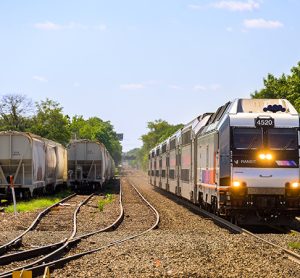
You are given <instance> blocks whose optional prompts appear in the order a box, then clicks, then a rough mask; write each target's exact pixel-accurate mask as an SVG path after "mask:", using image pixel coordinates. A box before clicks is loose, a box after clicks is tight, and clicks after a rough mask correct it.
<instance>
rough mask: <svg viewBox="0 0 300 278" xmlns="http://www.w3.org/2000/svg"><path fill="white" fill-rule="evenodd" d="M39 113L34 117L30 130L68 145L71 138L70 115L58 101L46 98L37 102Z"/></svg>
mask: <svg viewBox="0 0 300 278" xmlns="http://www.w3.org/2000/svg"><path fill="white" fill-rule="evenodd" d="M36 108H37V114H36V115H35V116H34V117H33V119H32V126H31V128H30V129H29V131H30V132H32V133H34V134H37V135H40V136H42V137H45V138H48V139H50V140H53V141H57V142H59V143H61V144H63V145H67V144H68V142H69V141H70V139H71V132H70V129H69V117H68V116H66V115H64V114H63V112H62V110H63V108H62V107H61V106H60V104H59V103H58V102H56V101H53V100H50V99H48V98H47V99H46V100H45V101H41V102H40V103H36Z"/></svg>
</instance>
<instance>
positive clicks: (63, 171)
mask: <svg viewBox="0 0 300 278" xmlns="http://www.w3.org/2000/svg"><path fill="white" fill-rule="evenodd" d="M10 177H12V178H13V183H14V188H15V191H16V195H17V196H19V197H23V196H25V197H30V196H32V195H34V194H35V193H41V192H43V191H53V190H54V189H55V188H56V187H57V186H58V185H62V184H63V183H66V181H67V151H66V149H65V148H64V147H63V146H62V145H61V144H59V143H57V142H54V141H51V140H48V139H45V138H42V137H40V136H37V135H34V134H31V133H25V132H17V131H3V132H0V193H2V195H4V196H6V195H7V194H8V192H9V184H10Z"/></svg>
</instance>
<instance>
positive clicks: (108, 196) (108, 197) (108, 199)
mask: <svg viewBox="0 0 300 278" xmlns="http://www.w3.org/2000/svg"><path fill="white" fill-rule="evenodd" d="M112 201H113V195H112V194H106V195H105V197H104V199H101V200H99V202H98V208H99V210H100V211H103V209H104V206H105V205H106V204H110V203H111V202H112Z"/></svg>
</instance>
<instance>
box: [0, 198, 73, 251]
mask: <svg viewBox="0 0 300 278" xmlns="http://www.w3.org/2000/svg"><path fill="white" fill-rule="evenodd" d="M74 196H76V194H71V195H69V196H67V197H66V198H64V199H62V200H60V201H58V202H57V203H55V204H53V205H52V206H50V207H47V208H46V209H44V210H43V211H42V212H40V213H39V214H38V216H37V217H36V218H35V219H34V220H33V222H32V223H31V225H30V226H29V227H28V228H27V229H26V230H25V231H24V232H23V233H21V234H20V235H18V236H17V237H15V238H14V239H12V240H10V241H9V242H7V243H5V244H3V245H1V246H0V255H3V254H5V253H7V252H8V251H9V250H11V249H12V248H15V247H17V246H20V245H21V243H22V238H23V237H24V236H25V235H26V234H28V233H29V232H30V231H32V230H34V229H35V228H36V226H37V225H38V224H39V222H40V221H41V219H42V218H43V217H44V216H46V215H47V214H48V213H49V212H50V211H51V209H53V208H55V207H57V206H59V204H61V203H64V202H66V201H68V200H69V199H71V198H73V197H74Z"/></svg>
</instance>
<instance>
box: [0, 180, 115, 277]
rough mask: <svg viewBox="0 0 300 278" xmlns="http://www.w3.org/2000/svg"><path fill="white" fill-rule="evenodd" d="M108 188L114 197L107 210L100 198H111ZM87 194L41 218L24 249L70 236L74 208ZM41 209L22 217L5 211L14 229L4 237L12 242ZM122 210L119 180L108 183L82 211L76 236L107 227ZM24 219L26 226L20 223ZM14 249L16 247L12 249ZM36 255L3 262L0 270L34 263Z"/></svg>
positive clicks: (7, 220)
mask: <svg viewBox="0 0 300 278" xmlns="http://www.w3.org/2000/svg"><path fill="white" fill-rule="evenodd" d="M107 192H108V193H109V194H111V201H110V202H106V203H105V205H104V207H103V210H102V211H100V210H99V208H98V203H99V201H100V200H103V199H105V198H107ZM86 197H88V195H79V196H76V197H74V198H72V199H71V200H68V201H66V203H65V204H64V205H62V206H59V207H58V208H56V209H54V210H52V211H51V212H50V213H49V214H48V215H46V216H45V218H43V219H42V220H41V222H40V223H39V225H38V226H37V227H36V230H33V231H32V232H29V233H28V234H27V235H25V236H24V239H23V241H22V247H21V249H29V248H34V247H37V246H43V245H46V244H50V243H56V242H60V241H62V240H64V239H66V238H68V237H69V236H70V235H71V233H72V229H73V212H74V210H75V209H76V207H77V205H78V204H79V203H80V202H81V201H82V200H84V199H85V198H86ZM39 212H40V211H38V212H35V213H20V214H18V218H12V217H11V214H5V213H3V215H2V216H3V220H4V219H5V220H6V221H4V223H7V224H5V227H6V228H7V230H10V229H11V231H9V232H8V234H10V235H11V236H10V238H8V239H6V240H5V239H4V240H3V243H6V242H8V240H9V239H13V238H14V237H15V236H17V235H19V234H20V233H21V232H23V231H24V230H25V229H27V227H28V226H29V225H30V224H31V222H32V221H33V220H34V218H35V217H36V216H37V215H38V213H39ZM119 214H120V206H119V186H118V182H116V183H113V184H112V183H110V184H106V187H105V188H104V189H103V190H101V191H100V193H99V194H97V195H95V196H93V197H92V198H91V199H90V200H89V201H88V202H87V203H86V204H85V205H83V206H82V207H81V209H80V211H79V212H78V215H77V233H76V236H78V235H81V234H85V233H90V232H94V231H96V230H99V229H101V228H104V227H105V226H107V225H108V224H111V223H112V222H113V221H112V219H116V218H117V217H118V215H119ZM9 215H10V217H9ZM0 221H1V220H0ZM0 223H1V222H0ZM8 223H9V224H8ZM21 223H22V226H19V225H20V224H21ZM12 224H13V225H12ZM3 227H4V225H3V226H2V227H1V225H0V231H1V229H2V228H3ZM16 227H20V231H19V228H17V229H16ZM8 228H10V229H8ZM14 229H16V230H14ZM13 235H15V236H13ZM1 236H2V231H1ZM12 252H15V251H14V250H12ZM36 259H38V258H35V259H30V260H25V261H22V262H14V263H11V264H9V265H5V266H0V273H2V272H5V271H8V270H10V269H12V268H15V267H19V266H21V265H24V264H26V263H30V262H32V261H33V260H36Z"/></svg>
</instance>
